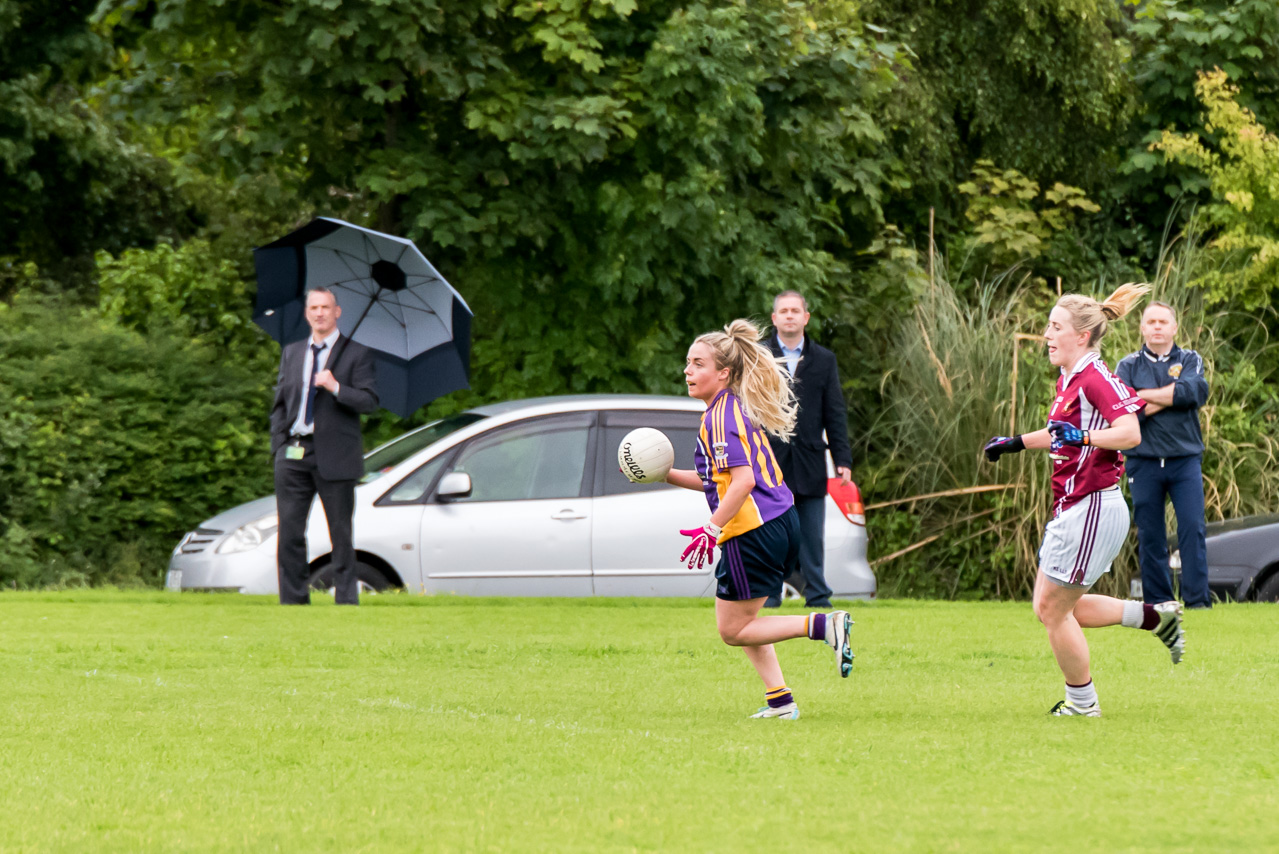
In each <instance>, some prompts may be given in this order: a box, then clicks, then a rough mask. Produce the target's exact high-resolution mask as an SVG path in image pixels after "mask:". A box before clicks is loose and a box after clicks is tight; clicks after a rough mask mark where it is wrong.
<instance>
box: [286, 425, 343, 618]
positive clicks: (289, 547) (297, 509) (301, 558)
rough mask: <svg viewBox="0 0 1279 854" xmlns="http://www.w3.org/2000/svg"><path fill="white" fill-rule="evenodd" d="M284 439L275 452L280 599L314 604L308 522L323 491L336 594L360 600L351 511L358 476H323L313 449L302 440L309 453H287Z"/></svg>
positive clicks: (309, 443)
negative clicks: (289, 456) (292, 457)
mask: <svg viewBox="0 0 1279 854" xmlns="http://www.w3.org/2000/svg"><path fill="white" fill-rule="evenodd" d="M291 444H292V442H288V443H285V445H284V446H282V447H281V448H280V449H279V450H278V451H277V452H276V455H275V504H276V508H277V510H278V512H279V514H280V535H279V536H280V543H279V551H278V553H277V565H278V573H279V579H280V604H281V605H309V604H311V585H310V580H311V569H310V566H309V565H308V564H307V560H306V522H307V517H308V516H309V515H310V513H311V503H312V502H313V501H314V500H315V496H316V495H319V496H320V503H321V504H322V505H323V506H324V518H325V520H326V521H327V522H328V524H329V540H330V541H331V542H332V543H333V553H332V558H331V562H330V564H329V566H330V567H331V568H332V570H333V581H334V586H335V594H336V599H337V603H338V604H339V605H358V604H360V582H359V579H358V578H357V577H356V574H355V546H354V545H353V544H352V541H351V517H352V516H353V515H354V512H355V481H353V480H325V479H324V478H322V477H320V475H319V473H318V472H317V471H316V467H315V449H314V447H313V446H312V444H311V442H310V441H309V440H303V441H302V447H303V448H304V449H305V450H306V454H305V455H304V456H303V457H302V459H300V460H290V459H287V458H286V457H285V449H287V448H288V447H289V446H290V445H291Z"/></svg>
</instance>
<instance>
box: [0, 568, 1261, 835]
mask: <svg viewBox="0 0 1279 854" xmlns="http://www.w3.org/2000/svg"><path fill="white" fill-rule="evenodd" d="M852 610H853V617H854V619H855V620H856V621H857V625H856V626H855V627H854V628H853V638H854V650H855V651H856V652H857V655H858V658H857V663H856V666H855V667H854V670H853V675H852V677H851V678H849V679H847V680H841V679H839V677H838V675H837V673H836V668H835V664H834V658H833V655H831V654H830V652H829V650H828V649H827V648H826V647H825V646H824V645H819V644H815V643H811V642H808V641H802V640H799V641H791V642H789V643H787V644H785V645H783V646H782V647H781V648H780V650H779V652H780V656H781V659H782V664H783V667H784V668H785V669H786V673H787V678H788V681H789V684H790V685H791V687H792V688H793V689H794V690H795V692H796V698H797V700H798V702H799V703H800V707H801V709H802V711H803V718H802V719H801V720H799V721H794V722H783V721H776V720H748V719H746V715H747V714H749V713H750V712H751V711H753V710H754V709H755V708H756V707H757V706H758V705H760V702H761V699H762V689H761V687H760V686H759V685H758V684H757V682H756V680H755V677H754V675H753V673H752V672H751V671H750V669H749V666H748V664H747V662H746V660H745V657H744V656H743V655H742V654H741V652H740V651H737V650H730V649H728V648H726V647H724V646H723V645H722V644H720V643H719V641H718V638H717V637H716V635H715V631H714V626H713V616H712V612H711V604H710V602H691V601H658V600H645V601H638V600H621V601H566V600H510V599H503V600H473V599H459V598H422V597H416V596H407V595H403V596H384V597H377V598H370V599H367V600H366V604H365V605H364V606H363V607H361V608H359V609H339V608H336V607H333V606H332V605H331V604H328V603H327V602H325V601H324V600H321V601H320V602H318V603H317V605H316V606H315V607H312V608H309V609H300V608H290V609H285V608H280V607H277V606H275V605H273V604H271V603H269V602H266V601H262V600H258V599H253V598H249V597H238V596H202V595H190V594H186V595H181V596H179V595H173V594H163V593H128V592H114V591H84V592H65V593H40V594H22V593H7V594H2V595H0V686H2V689H0V690H2V692H3V693H2V694H0V714H2V715H3V720H2V721H0V723H2V726H0V804H3V806H4V812H3V815H4V818H3V820H2V821H0V851H40V852H44V851H101V850H112V851H223V850H236V851H268V850H281V851H342V852H349V851H418V850H444V851H453V850H466V851H472V850H474V851H485V850H493V851H550V850H579V851H585V850H659V849H661V850H679V851H778V850H782V851H798V850H804V851H833V850H849V851H876V852H878V851H951V850H954V851H974V850H998V851H1017V850H1053V849H1057V850H1063V851H1066V850H1078V851H1083V850H1088V849H1093V850H1108V851H1123V850H1131V851H1142V852H1149V851H1151V850H1158V851H1174V850H1177V851H1181V850H1184V851H1192V850H1193V851H1214V850H1217V851H1261V850H1267V849H1268V850H1275V849H1279V819H1276V816H1277V815H1279V779H1277V777H1279V726H1277V725H1276V721H1277V720H1279V714H1277V713H1276V709H1277V708H1279V703H1277V701H1279V683H1277V682H1276V678H1275V673H1276V667H1275V657H1276V652H1279V608H1276V607H1273V606H1265V605H1231V606H1222V607H1218V608H1217V609H1215V610H1214V611H1212V612H1211V613H1193V614H1192V615H1191V616H1190V618H1189V621H1188V655H1187V660H1186V661H1185V662H1184V663H1183V664H1181V665H1179V666H1178V667H1176V668H1173V666H1172V665H1171V664H1170V662H1169V660H1168V655H1167V651H1166V650H1165V649H1164V648H1163V646H1162V645H1160V644H1159V643H1158V642H1157V641H1156V640H1155V639H1154V638H1152V637H1150V636H1149V635H1148V634H1146V633H1143V632H1138V631H1133V630H1130V629H1119V628H1115V629H1105V630H1096V631H1092V632H1090V633H1089V636H1090V642H1091V644H1092V650H1093V664H1094V676H1095V678H1096V681H1097V684H1098V688H1099V691H1100V693H1101V702H1102V707H1103V709H1104V710H1105V717H1104V718H1102V719H1100V720H1089V719H1077V718H1056V719H1054V718H1049V717H1047V716H1046V715H1045V712H1046V711H1047V710H1048V708H1049V706H1051V705H1052V704H1053V703H1054V702H1055V701H1056V700H1058V699H1059V698H1060V696H1061V690H1062V688H1061V681H1060V679H1059V677H1058V676H1057V672H1056V669H1055V667H1054V666H1053V663H1052V660H1051V657H1050V654H1049V651H1048V644H1047V641H1046V640H1045V638H1044V637H1043V632H1042V630H1041V629H1040V627H1039V626H1038V624H1037V623H1035V621H1034V618H1033V616H1032V615H1031V612H1030V608H1029V606H1028V605H1025V604H1020V605H1018V604H997V603H989V604H950V603H920V602H906V601H884V602H876V603H873V604H858V605H855V606H853V608H852ZM1156 834H1157V835H1158V836H1157V837H1156ZM1157 840H1163V843H1164V844H1162V845H1159V846H1158V847H1156V844H1155V843H1156V841H1157Z"/></svg>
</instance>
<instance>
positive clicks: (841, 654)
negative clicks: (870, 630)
mask: <svg viewBox="0 0 1279 854" xmlns="http://www.w3.org/2000/svg"><path fill="white" fill-rule="evenodd" d="M852 627H853V620H852V618H851V617H849V616H848V612H847V611H831V612H830V613H829V614H827V615H826V643H828V644H830V647H831V649H833V650H835V663H836V664H838V665H839V675H840V676H842V677H844V678H845V679H847V678H848V674H849V673H851V672H852V670H853V648H852V647H851V646H849V645H848V633H849V631H850V630H851V629H852Z"/></svg>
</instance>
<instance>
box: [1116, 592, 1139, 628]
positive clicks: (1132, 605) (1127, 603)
mask: <svg viewBox="0 0 1279 854" xmlns="http://www.w3.org/2000/svg"><path fill="white" fill-rule="evenodd" d="M1144 618H1145V612H1144V611H1142V608H1141V603H1140V602H1138V601H1136V600H1135V599H1125V600H1124V617H1123V619H1122V620H1120V622H1121V623H1123V624H1124V625H1125V626H1127V627H1128V628H1130V629H1139V628H1141V623H1142V620H1143V619H1144Z"/></svg>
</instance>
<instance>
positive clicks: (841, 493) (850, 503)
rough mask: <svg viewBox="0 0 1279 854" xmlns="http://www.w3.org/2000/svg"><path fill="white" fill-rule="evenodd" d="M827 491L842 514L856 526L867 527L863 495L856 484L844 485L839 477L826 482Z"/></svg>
mask: <svg viewBox="0 0 1279 854" xmlns="http://www.w3.org/2000/svg"><path fill="white" fill-rule="evenodd" d="M826 491H827V492H828V493H830V497H831V498H833V499H834V500H835V504H836V505H837V506H838V507H839V510H840V512H841V513H843V514H844V516H845V518H847V519H848V521H850V522H852V523H853V524H854V525H861V526H862V527H865V526H866V511H865V509H863V507H862V493H861V490H859V489H858V488H857V484H855V483H844V482H843V481H842V480H840V479H839V478H837V477H832V478H830V479H828V480H827V481H826Z"/></svg>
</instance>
